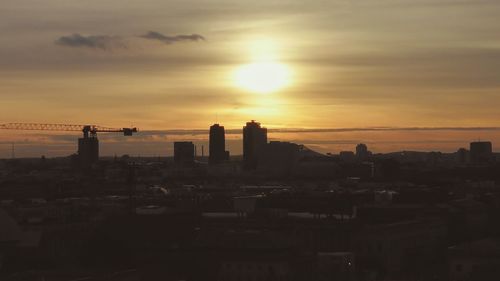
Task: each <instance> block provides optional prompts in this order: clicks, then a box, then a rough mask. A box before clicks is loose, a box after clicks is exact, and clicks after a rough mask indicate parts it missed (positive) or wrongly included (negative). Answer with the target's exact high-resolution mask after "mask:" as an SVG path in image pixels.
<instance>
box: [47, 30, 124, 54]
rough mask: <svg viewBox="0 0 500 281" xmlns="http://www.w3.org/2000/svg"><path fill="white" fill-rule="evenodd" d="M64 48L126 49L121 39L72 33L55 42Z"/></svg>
mask: <svg viewBox="0 0 500 281" xmlns="http://www.w3.org/2000/svg"><path fill="white" fill-rule="evenodd" d="M55 43H56V44H58V45H61V46H66V47H74V48H78V47H84V48H93V49H102V50H108V49H113V48H126V47H127V46H126V44H125V42H124V41H123V39H122V38H121V37H118V36H109V35H89V36H84V35H80V34H78V33H74V34H72V35H69V36H61V37H59V39H57V40H56V42H55Z"/></svg>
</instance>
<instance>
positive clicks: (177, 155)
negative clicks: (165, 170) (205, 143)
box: [174, 141, 194, 166]
mask: <svg viewBox="0 0 500 281" xmlns="http://www.w3.org/2000/svg"><path fill="white" fill-rule="evenodd" d="M174 162H175V164H177V165H180V166H187V165H191V164H193V163H194V144H193V143H192V142H190V141H176V142H174Z"/></svg>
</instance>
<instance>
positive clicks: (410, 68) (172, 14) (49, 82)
mask: <svg viewBox="0 0 500 281" xmlns="http://www.w3.org/2000/svg"><path fill="white" fill-rule="evenodd" d="M43 2H44V3H43V4H42V3H41V2H39V1H35V0H27V1H8V2H7V3H3V4H2V9H0V18H1V19H2V24H1V25H0V31H1V33H2V36H1V37H0V96H1V97H2V99H1V102H0V122H1V123H8V122H40V123H69V124H88V123H93V124H100V125H105V126H117V127H124V126H131V125H133V126H137V127H138V128H140V129H141V130H168V129H205V128H208V126H209V125H210V124H211V123H213V122H215V120H216V119H218V121H219V122H220V123H221V124H223V125H225V126H226V127H227V128H241V127H242V126H243V124H244V123H245V122H246V121H248V120H251V119H257V120H259V121H261V122H262V123H263V124H264V125H265V126H267V127H269V128H352V127H357V128H365V127H496V126H500V123H499V121H498V120H499V119H500V118H499V117H500V113H499V112H500V111H499V110H498V108H499V106H500V91H499V88H500V78H499V76H498V73H500V39H498V34H499V33H500V25H498V15H499V14H500V2H498V1H489V0H484V1H462V0H440V1H431V0H422V1H409V0H380V1H369V0H360V1H348V0H333V1H310V2H311V3H308V2H304V1H298V0H290V1H260V0H257V1H250V2H249V1H229V0H223V1H207V0H182V1H181V0H174V1H160V0H146V1H142V0H141V1H139V0H133V1H126V2H123V1H117V0H112V1H97V0H91V1H74V0H69V1H59V0H47V1H43ZM151 31H153V32H151ZM75 34H79V35H78V36H77V35H75ZM259 60H271V61H273V62H276V63H280V64H282V65H285V66H286V67H287V68H288V69H289V70H290V77H289V78H290V79H289V81H288V83H287V85H285V86H284V87H282V88H280V89H278V90H276V91H274V92H271V93H267V94H258V93H254V92H252V91H249V90H248V89H245V88H242V87H239V86H238V85H236V83H235V81H234V73H235V71H237V69H239V68H240V67H241V66H242V65H245V64H250V63H255V62H256V61H259ZM216 116H217V117H216ZM44 136H45V133H43V134H34V133H33V132H30V133H29V134H23V133H19V132H7V131H5V132H3V133H2V136H1V137H0V144H2V145H1V146H0V157H8V156H9V155H10V143H11V142H17V143H19V153H21V154H22V153H23V152H22V150H21V148H22V147H25V152H24V155H34V156H36V155H40V154H47V155H60V154H64V153H66V152H68V151H72V150H74V147H73V146H72V145H73V142H70V141H68V142H67V143H66V144H64V145H63V144H62V143H58V142H59V141H60V140H59V139H57V138H45V137H44ZM76 136H77V135H76ZM76 136H74V137H76ZM71 137H73V135H72V136H71ZM71 137H70V138H71ZM148 137H149V136H148ZM184 137H185V136H170V137H168V138H167V139H166V140H163V141H164V142H165V144H162V143H161V142H156V141H153V142H151V143H149V144H148V143H147V141H148V139H145V138H143V137H138V138H137V140H140V141H144V148H141V147H137V146H135V147H132V148H130V149H132V150H133V151H131V152H130V153H131V154H162V153H165V154H168V153H169V152H168V150H167V149H165V148H164V147H165V146H168V143H169V142H170V141H171V140H173V139H176V138H184ZM478 137H481V138H483V139H490V140H492V141H493V142H497V143H500V136H499V134H498V131H497V130H491V131H481V132H480V133H478V132H477V131H454V132H450V131H432V132H429V131H422V132H418V133H417V132H415V131H400V132H366V131H359V132H345V133H341V134H340V133H328V134H311V133H308V134H301V135H299V136H297V135H294V134H290V133H287V134H285V135H277V136H273V138H277V139H282V140H290V141H297V142H302V143H308V144H310V145H311V146H314V147H315V148H316V149H319V150H321V151H323V152H326V151H332V152H335V151H338V150H340V149H346V148H348V147H351V146H352V145H351V143H355V142H358V141H359V142H366V143H369V144H370V146H371V147H373V148H374V149H376V150H378V151H393V150H403V149H418V150H424V149H425V150H427V149H428V150H446V151H453V150H455V149H456V148H457V147H459V146H467V143H468V142H469V141H471V140H473V139H476V138H478ZM196 138H199V136H196ZM201 138H202V139H203V137H201ZM204 138H205V139H206V137H204ZM42 139H43V140H42ZM106 141H107V140H106V138H102V142H103V143H105V142H106ZM108 141H112V140H108ZM200 141H203V140H200ZM120 142H121V140H120ZM44 145H45V146H44ZM57 145H60V147H64V148H58V149H56V146H57ZM122 146H123V147H122V148H119V149H118V148H117V149H116V150H113V146H111V145H109V146H106V145H104V146H103V152H106V153H108V154H114V153H121V152H123V151H125V150H126V149H129V148H128V147H127V144H126V143H124V144H122ZM233 146H234V148H232V150H234V152H235V153H237V152H238V150H239V146H238V145H236V144H235V145H233Z"/></svg>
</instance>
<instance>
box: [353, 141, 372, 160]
mask: <svg viewBox="0 0 500 281" xmlns="http://www.w3.org/2000/svg"><path fill="white" fill-rule="evenodd" d="M368 156H370V152H369V151H368V147H367V146H366V144H364V143H360V144H358V145H356V158H358V160H366V158H368Z"/></svg>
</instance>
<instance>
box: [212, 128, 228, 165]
mask: <svg viewBox="0 0 500 281" xmlns="http://www.w3.org/2000/svg"><path fill="white" fill-rule="evenodd" d="M209 142H210V143H209V156H208V161H209V163H210V164H220V163H222V162H224V161H225V160H229V159H228V158H229V157H228V156H229V152H228V151H226V137H225V131H224V126H220V125H219V124H214V125H212V126H210V138H209Z"/></svg>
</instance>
